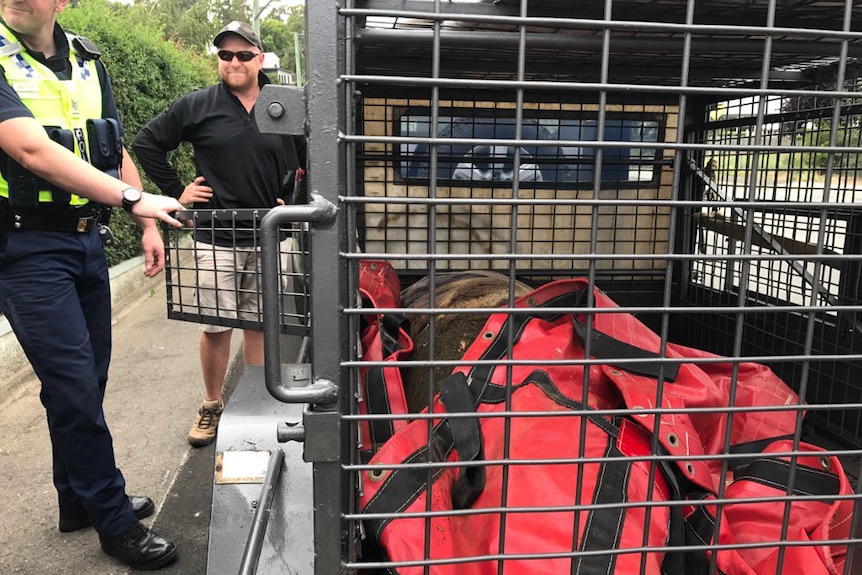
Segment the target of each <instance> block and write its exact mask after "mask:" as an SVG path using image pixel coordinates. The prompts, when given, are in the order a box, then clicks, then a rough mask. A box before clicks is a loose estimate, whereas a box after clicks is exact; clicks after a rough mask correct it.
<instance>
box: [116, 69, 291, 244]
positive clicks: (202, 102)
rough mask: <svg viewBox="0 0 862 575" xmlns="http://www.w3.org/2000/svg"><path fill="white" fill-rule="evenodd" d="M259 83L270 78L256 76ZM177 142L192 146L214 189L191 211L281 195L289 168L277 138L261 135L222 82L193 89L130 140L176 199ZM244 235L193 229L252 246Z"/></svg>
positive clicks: (265, 202) (264, 202)
mask: <svg viewBox="0 0 862 575" xmlns="http://www.w3.org/2000/svg"><path fill="white" fill-rule="evenodd" d="M259 82H260V84H261V85H263V84H266V83H268V82H269V80H268V79H267V78H266V76H264V75H263V74H261V75H260V80H259ZM180 142H189V143H190V144H191V145H192V148H193V150H194V162H195V169H196V174H197V175H199V176H203V177H204V178H205V179H206V183H207V185H209V186H210V187H211V188H212V189H213V196H212V198H210V201H209V202H206V203H196V204H194V205H193V206H192V207H193V208H194V209H206V210H220V209H249V208H271V207H273V206H275V205H277V202H276V199H277V198H279V197H281V195H282V184H283V181H284V177H285V175H286V174H287V172H288V166H287V159H286V155H285V152H284V146H283V144H282V141H281V137H280V136H278V135H275V134H262V133H261V132H260V130H259V129H258V127H257V123H256V122H255V119H254V110H253V109H252V112H251V113H249V112H246V110H245V107H244V106H243V105H242V103H241V102H240V101H239V99H238V98H237V97H236V96H234V95H233V94H232V93H231V92H230V90H228V88H227V86H226V85H225V84H224V82H221V83H219V84H216V85H215V86H209V87H208V88H202V89H200V90H195V91H194V92H191V93H189V94H186V95H184V96H181V97H180V98H178V99H177V100H175V101H174V102H173V103H172V104H171V105H170V106H168V108H167V110H165V111H164V112H162V113H161V114H160V115H159V116H157V117H156V118H154V119H153V120H152V121H150V122H149V123H148V124H147V125H146V126H144V127H143V128H142V129H141V131H140V132H138V134H137V135H136V136H135V138H134V140H133V141H132V148H133V149H134V151H135V154H137V158H138V162H139V163H140V165H141V167H142V168H143V169H144V171H145V172H146V174H147V176H149V178H150V179H151V180H152V181H153V182H154V183H155V184H156V185H157V186H158V187H159V188H160V189H161V190H162V192H164V193H165V194H168V195H170V196H173V197H175V198H179V197H180V195H181V194H182V192H183V190H184V189H185V186H186V184H188V182H182V181H180V179H179V176H178V175H177V172H176V170H175V169H174V168H173V166H171V164H170V163H169V162H168V157H167V154H168V152H169V151H171V150H174V149H176V148H177V147H178V146H179V145H180ZM247 236H248V234H237V235H236V236H232V235H227V234H224V233H220V234H216V237H215V238H214V239H213V238H212V237H211V236H210V237H207V236H206V235H205V234H202V233H196V235H195V237H196V239H198V240H199V241H207V242H209V243H213V242H214V243H216V244H220V245H232V243H233V242H234V241H236V243H237V244H238V245H250V241H249V238H248V237H247Z"/></svg>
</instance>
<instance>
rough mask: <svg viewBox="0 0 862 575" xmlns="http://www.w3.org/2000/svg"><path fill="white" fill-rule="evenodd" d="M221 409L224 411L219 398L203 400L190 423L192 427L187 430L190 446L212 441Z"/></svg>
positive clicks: (200, 445) (202, 444) (206, 443)
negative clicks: (192, 421)
mask: <svg viewBox="0 0 862 575" xmlns="http://www.w3.org/2000/svg"><path fill="white" fill-rule="evenodd" d="M222 411H224V403H222V402H221V400H218V399H213V400H212V401H204V402H203V404H202V405H201V408H200V411H198V415H197V417H195V422H194V423H193V424H192V429H191V431H189V443H190V444H191V445H192V447H203V446H204V445H209V444H210V443H212V442H213V439H215V435H216V428H218V420H219V419H221V412H222Z"/></svg>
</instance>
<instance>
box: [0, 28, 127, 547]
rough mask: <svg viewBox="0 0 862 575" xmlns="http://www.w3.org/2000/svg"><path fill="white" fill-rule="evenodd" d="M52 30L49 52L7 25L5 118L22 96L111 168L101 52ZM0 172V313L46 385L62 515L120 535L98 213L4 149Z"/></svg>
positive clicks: (114, 150) (123, 503) (114, 149)
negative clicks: (81, 515)
mask: <svg viewBox="0 0 862 575" xmlns="http://www.w3.org/2000/svg"><path fill="white" fill-rule="evenodd" d="M54 37H55V43H56V45H57V54H56V55H55V56H52V57H51V58H48V59H45V58H44V56H43V55H41V54H35V53H34V54H31V53H29V52H28V51H27V50H26V49H25V48H24V46H23V45H22V44H21V43H20V42H18V40H17V39H16V38H15V34H14V33H13V32H12V31H11V30H9V29H8V28H7V27H6V26H5V25H3V23H0V66H2V68H3V72H4V74H5V80H6V82H5V83H4V82H2V81H0V110H2V113H0V121H3V120H5V119H8V118H10V117H15V116H24V115H27V114H26V113H25V112H23V111H22V109H21V107H20V106H21V103H23V104H24V106H26V108H27V109H29V110H30V112H31V114H32V116H33V117H35V118H36V119H37V120H38V121H39V122H40V123H41V124H42V125H43V126H45V127H46V130H48V132H49V135H51V137H52V138H53V139H55V141H57V142H59V143H61V144H62V145H64V146H66V147H67V148H69V149H70V150H72V151H73V152H74V153H75V154H76V155H78V156H80V157H82V158H84V159H85V160H87V161H88V162H90V163H91V164H93V165H94V166H96V167H99V168H100V169H102V170H103V171H106V172H108V173H112V175H116V171H117V168H118V166H119V163H120V162H121V160H122V143H121V134H120V128H119V122H118V121H117V118H116V116H117V114H116V108H115V104H114V102H113V96H112V95H111V87H110V83H109V82H108V81H107V75H106V74H105V72H104V68H103V66H102V65H101V64H99V63H98V62H97V61H98V56H99V53H98V51H97V50H96V49H95V47H93V46H92V44H90V43H89V42H88V41H86V40H85V39H82V38H79V37H69V38H67V37H66V35H65V33H64V32H63V31H62V29H61V28H60V27H59V26H55V30H54ZM100 77H101V79H100ZM13 91H14V93H13ZM18 99H20V100H18ZM106 104H107V108H108V109H105V108H106ZM10 110H11V111H10ZM87 120H91V121H90V122H88V121H87ZM109 120H111V121H109ZM0 174H2V178H0V216H2V219H0V222H2V226H0V311H2V312H3V313H4V314H5V316H6V318H7V319H8V320H9V323H10V325H11V326H12V329H13V330H14V332H15V335H16V336H17V338H18V341H19V342H20V343H21V346H22V348H23V349H24V351H25V353H26V354H27V357H28V359H29V360H30V363H31V364H32V366H33V370H34V371H35V373H36V375H37V376H38V377H39V380H40V381H41V383H42V389H41V394H40V399H41V401H42V404H43V405H44V406H45V410H46V412H47V418H48V429H49V433H50V436H51V443H52V448H53V476H54V485H55V487H56V489H57V494H58V501H59V506H60V509H61V513H62V512H63V510H68V511H70V512H76V511H79V510H80V509H82V508H83V509H84V510H86V512H87V513H88V514H89V517H90V521H91V523H92V525H93V526H94V527H95V529H96V531H98V533H99V534H100V535H101V536H104V537H114V536H117V535H118V534H120V533H121V532H123V531H124V530H125V529H127V528H129V527H130V526H132V525H134V524H135V523H136V522H137V518H136V517H135V515H134V512H133V510H132V507H131V505H130V503H129V498H128V496H127V495H126V493H125V480H124V479H123V475H122V473H121V472H120V471H119V470H118V469H117V466H116V463H115V461H114V449H113V442H112V439H111V434H110V431H109V429H108V427H107V424H106V423H105V418H104V413H103V411H102V400H103V397H104V392H105V384H106V382H107V379H108V364H109V362H110V355H111V296H110V282H109V277H108V269H107V263H106V261H105V253H104V249H103V246H102V242H101V240H100V236H99V226H98V219H99V217H100V210H98V209H97V208H94V205H93V204H92V203H90V202H89V201H88V200H87V199H86V198H82V197H78V196H76V195H74V194H69V193H67V192H65V191H63V190H62V189H58V188H56V187H54V186H51V185H50V184H48V183H47V182H45V181H44V180H41V179H40V178H38V177H36V176H35V175H33V174H30V173H28V172H26V170H24V169H23V168H21V167H20V166H18V165H17V164H15V162H14V161H12V160H11V159H10V158H8V157H6V156H5V155H0Z"/></svg>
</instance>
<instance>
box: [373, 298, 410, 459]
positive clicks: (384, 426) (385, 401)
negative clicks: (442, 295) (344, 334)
mask: <svg viewBox="0 0 862 575" xmlns="http://www.w3.org/2000/svg"><path fill="white" fill-rule="evenodd" d="M378 326H379V333H378V337H380V341H381V344H382V348H383V359H386V358H387V357H391V356H392V355H393V354H395V353H397V352H398V351H400V350H402V349H403V346H402V345H401V341H400V339H399V335H400V332H401V330H404V332H408V331H409V330H410V320H408V319H407V316H405V315H404V314H400V313H391V314H383V317H382V318H381V319H380V320H379V322H378ZM365 401H366V402H367V405H368V413H392V409H391V408H390V406H389V394H388V393H387V390H386V378H385V377H384V372H383V366H380V365H377V366H372V367H369V368H368V371H367V372H365ZM368 431H369V434H370V435H371V437H370V438H369V439H370V441H371V444H372V447H375V449H374V450H375V451H376V446H379V445H382V444H383V443H384V442H386V441H387V440H388V439H389V438H390V437H392V436H393V435H394V434H395V427H394V425H393V423H392V421H391V420H389V419H373V420H371V421H370V422H369V423H368Z"/></svg>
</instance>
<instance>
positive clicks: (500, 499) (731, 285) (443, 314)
mask: <svg viewBox="0 0 862 575" xmlns="http://www.w3.org/2000/svg"><path fill="white" fill-rule="evenodd" d="M312 6H315V4H313V3H310V4H309V9H311V8H312ZM318 31H319V30H318ZM333 33H334V34H335V33H337V37H336V38H337V41H336V42H334V44H337V45H338V46H340V47H342V46H343V50H344V51H343V52H340V53H339V54H340V59H339V62H340V63H341V64H342V68H340V69H339V77H338V80H339V85H340V86H342V87H343V92H340V99H339V104H340V109H339V111H340V113H341V114H342V115H343V120H342V119H339V121H343V126H342V125H341V124H339V159H340V161H343V162H344V166H345V169H344V180H343V181H339V185H338V190H339V196H338V201H339V202H340V206H339V208H340V210H341V217H342V218H343V221H344V222H346V224H347V225H345V227H344V229H345V237H343V238H342V240H343V243H342V244H341V245H339V246H337V248H336V247H335V246H332V249H337V250H338V252H339V258H340V261H342V262H343V263H344V270H345V272H344V273H345V274H346V275H344V276H342V277H344V282H346V283H347V284H348V289H347V290H346V293H349V296H348V297H346V298H343V300H342V301H338V302H337V305H332V306H327V307H328V309H331V310H333V311H332V312H331V313H338V314H343V315H344V316H346V318H347V323H348V324H349V326H350V330H349V331H350V334H349V337H350V340H349V341H348V342H347V343H346V344H345V345H344V346H343V347H342V349H341V351H340V357H339V362H340V363H339V365H338V366H337V368H338V370H339V373H340V374H341V380H340V381H339V384H340V385H341V389H342V395H341V400H342V404H341V406H340V414H339V415H340V420H341V423H342V429H343V438H344V446H343V449H342V450H341V452H340V453H338V454H337V455H336V454H333V457H336V456H337V457H338V458H339V465H338V466H337V467H336V466H321V467H319V468H318V469H316V471H315V481H316V482H320V483H321V484H325V485H339V486H340V487H341V489H339V490H338V492H339V493H341V494H344V496H343V497H338V498H333V499H329V500H327V499H325V498H321V497H320V494H318V498H317V499H316V505H317V508H316V512H317V513H318V520H319V521H320V522H322V523H325V522H326V521H327V520H331V522H330V523H327V525H330V526H331V527H332V530H331V532H332V533H334V532H336V531H337V532H339V533H340V534H341V539H342V541H341V544H342V546H341V549H342V550H343V554H342V556H341V558H340V563H339V569H341V570H343V571H345V572H353V571H355V572H362V573H378V572H379V573H383V572H395V573H400V574H408V573H409V574H413V573H434V574H438V575H439V574H448V573H453V574H454V573H477V574H483V575H484V574H492V573H493V574H500V573H508V574H513V573H548V574H550V573H614V574H618V575H623V574H629V573H632V574H634V573H637V574H639V575H643V574H656V575H658V574H659V573H686V574H697V575H700V574H746V575H751V574H757V575H772V574H774V575H793V574H802V573H806V574H807V573H822V574H827V573H828V574H832V575H839V574H840V575H855V574H857V573H862V555H860V553H862V550H860V543H862V504H860V503H862V497H860V495H859V494H860V492H862V479H860V477H862V435H860V432H862V428H860V425H862V424H860V411H862V393H860V391H862V390H860V386H859V383H858V381H859V377H858V372H859V367H860V363H859V362H860V352H862V342H860V338H859V337H858V334H857V331H858V329H859V325H858V319H857V317H858V312H859V311H860V309H862V308H860V300H859V294H858V292H859V288H858V281H859V280H858V278H859V265H860V250H859V245H858V237H859V231H858V226H859V215H860V213H859V212H860V209H859V208H858V207H857V205H858V204H857V203H856V196H855V194H856V189H857V187H859V180H858V167H857V165H858V162H859V158H860V153H859V151H858V139H859V134H860V132H859V130H860V128H859V110H860V108H859V106H860V104H862V100H860V98H859V93H858V86H859V85H860V84H859V82H860V77H862V76H860V74H859V68H858V65H857V59H858V58H859V57H860V56H862V8H860V7H859V6H857V5H855V4H854V3H853V2H850V1H846V2H833V1H828V0H811V1H809V2H796V3H792V2H778V1H776V0H773V1H768V0H764V1H762V2H748V1H742V0H739V1H736V0H723V1H718V2H695V1H688V2H686V1H684V0H680V1H674V0H668V1H661V2H656V1H651V0H642V1H641V0H608V1H604V2H577V3H572V2H568V1H565V2H564V1H561V0H520V1H516V0H502V1H495V2H457V1H452V2H442V1H439V0H434V1H430V0H429V1H425V0H417V1H410V0H407V1H402V0H399V1H398V2H389V1H387V0H353V1H350V2H347V3H346V4H344V5H343V7H341V8H340V9H339V13H338V20H337V24H336V25H334V26H333ZM332 121H333V122H334V121H336V120H335V119H332ZM315 130H318V131H323V132H327V133H331V131H332V126H331V125H329V124H327V123H326V121H319V123H318V124H315V123H314V122H312V123H311V125H310V131H311V135H312V136H311V137H312V141H313V138H314V134H315ZM313 151H314V149H313V147H312V154H311V155H310V166H311V167H310V173H311V174H314V173H315V161H316V159H315V157H314V154H313ZM354 227H355V229H354ZM315 273H329V270H320V271H319V270H316V269H315ZM318 303H319V302H318ZM336 308H337V310H338V311H335V310H336ZM323 339H324V338H321V337H315V338H313V340H314V342H315V345H320V344H323V343H325V342H324V341H323ZM324 459H325V458H321V460H324ZM335 504H338V511H337V514H336V513H335V512H334V510H333V509H330V508H329V507H327V506H328V505H335ZM335 515H337V519H333V517H334V516H335ZM322 531H323V530H321V529H318V531H317V534H318V538H319V537H320V534H321V532H322ZM318 545H329V542H326V543H324V542H318ZM326 548H327V549H331V546H330V547H326ZM321 549H323V547H321ZM330 565H331V564H330ZM320 572H323V571H320Z"/></svg>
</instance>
